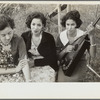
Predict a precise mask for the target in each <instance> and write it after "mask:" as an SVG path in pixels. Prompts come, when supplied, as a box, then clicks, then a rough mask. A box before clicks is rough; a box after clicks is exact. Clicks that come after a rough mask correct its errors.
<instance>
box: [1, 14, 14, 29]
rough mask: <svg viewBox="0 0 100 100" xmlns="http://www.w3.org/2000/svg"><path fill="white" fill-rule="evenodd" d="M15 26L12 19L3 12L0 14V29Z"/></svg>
mask: <svg viewBox="0 0 100 100" xmlns="http://www.w3.org/2000/svg"><path fill="white" fill-rule="evenodd" d="M9 26H10V27H11V28H12V29H13V28H15V24H14V20H13V19H11V18H10V17H9V16H7V15H5V14H0V30H3V29H5V28H6V27H9Z"/></svg>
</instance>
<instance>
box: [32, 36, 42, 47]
mask: <svg viewBox="0 0 100 100" xmlns="http://www.w3.org/2000/svg"><path fill="white" fill-rule="evenodd" d="M41 39H42V35H41V34H40V36H38V37H36V36H32V39H31V42H32V44H34V45H35V46H36V47H38V46H39V44H40V42H41Z"/></svg>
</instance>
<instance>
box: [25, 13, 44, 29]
mask: <svg viewBox="0 0 100 100" xmlns="http://www.w3.org/2000/svg"><path fill="white" fill-rule="evenodd" d="M34 18H38V19H40V20H41V21H42V24H43V25H44V27H45V26H46V17H45V16H44V14H43V13H41V12H33V13H31V14H30V15H29V16H28V17H27V19H26V25H27V27H28V28H31V26H30V25H31V22H32V20H33V19H34Z"/></svg>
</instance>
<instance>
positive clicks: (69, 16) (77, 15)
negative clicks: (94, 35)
mask: <svg viewBox="0 0 100 100" xmlns="http://www.w3.org/2000/svg"><path fill="white" fill-rule="evenodd" d="M68 19H72V20H74V21H75V22H76V28H79V27H80V26H81V24H82V20H81V19H80V13H79V12H78V11H77V10H72V11H70V12H68V13H67V14H66V15H65V16H63V18H62V22H61V24H62V26H63V27H66V21H67V20H68Z"/></svg>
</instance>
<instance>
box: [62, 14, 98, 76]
mask: <svg viewBox="0 0 100 100" xmlns="http://www.w3.org/2000/svg"><path fill="white" fill-rule="evenodd" d="M99 20H100V16H99V17H98V18H97V19H96V20H95V21H94V22H93V26H94V27H95V25H96V24H97V22H98V21H99ZM72 45H74V46H75V50H74V51H73V52H69V53H67V54H65V55H64V56H63V57H62V58H61V59H60V66H62V70H63V72H64V74H65V75H67V76H71V75H72V73H73V71H74V69H75V67H76V66H77V65H78V63H79V61H80V59H81V58H82V56H83V54H84V52H85V51H86V49H89V47H90V42H89V38H88V34H87V32H86V34H85V35H83V36H81V37H80V38H78V39H77V40H75V41H74V42H73V43H72ZM66 46H67V45H66ZM66 46H65V47H66ZM65 47H64V48H65ZM64 48H63V49H64Z"/></svg>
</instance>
